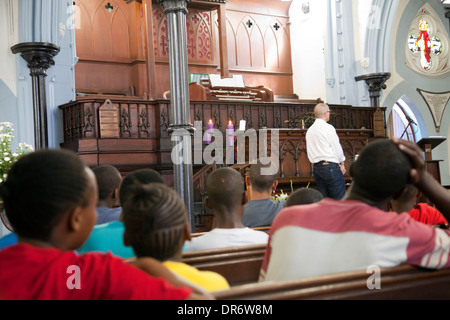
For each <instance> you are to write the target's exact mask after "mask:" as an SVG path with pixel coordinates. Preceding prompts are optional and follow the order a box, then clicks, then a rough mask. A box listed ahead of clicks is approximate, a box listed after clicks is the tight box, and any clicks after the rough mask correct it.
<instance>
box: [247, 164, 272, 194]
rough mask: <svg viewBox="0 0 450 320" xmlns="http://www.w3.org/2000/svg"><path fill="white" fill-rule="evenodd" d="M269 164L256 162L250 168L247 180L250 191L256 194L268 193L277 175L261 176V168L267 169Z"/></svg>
mask: <svg viewBox="0 0 450 320" xmlns="http://www.w3.org/2000/svg"><path fill="white" fill-rule="evenodd" d="M270 165H271V164H270V163H268V164H262V163H261V162H260V161H258V162H257V163H255V164H252V165H251V166H250V170H249V173H248V175H249V178H250V184H251V186H252V189H253V190H255V191H256V192H270V189H271V188H272V185H273V183H274V182H275V180H277V174H271V175H268V174H261V173H262V172H263V170H262V169H263V168H269V167H270Z"/></svg>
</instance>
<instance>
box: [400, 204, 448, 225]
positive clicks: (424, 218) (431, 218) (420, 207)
mask: <svg viewBox="0 0 450 320" xmlns="http://www.w3.org/2000/svg"><path fill="white" fill-rule="evenodd" d="M408 214H409V215H410V216H411V218H413V219H414V220H417V221H419V222H422V223H425V224H429V225H436V224H448V222H447V220H446V219H445V218H444V216H443V215H442V213H440V212H439V211H438V210H437V209H435V208H433V207H432V206H430V205H428V204H426V203H418V204H417V205H416V206H415V207H414V209H412V210H411V211H409V212H408Z"/></svg>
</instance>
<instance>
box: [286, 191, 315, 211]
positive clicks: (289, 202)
mask: <svg viewBox="0 0 450 320" xmlns="http://www.w3.org/2000/svg"><path fill="white" fill-rule="evenodd" d="M322 199H323V195H322V193H321V192H320V191H319V190H316V189H313V188H300V189H297V190H295V191H294V192H292V193H291V194H290V195H289V196H288V198H287V199H286V201H285V203H284V206H285V207H290V206H296V205H301V204H311V203H316V202H319V201H320V200H322Z"/></svg>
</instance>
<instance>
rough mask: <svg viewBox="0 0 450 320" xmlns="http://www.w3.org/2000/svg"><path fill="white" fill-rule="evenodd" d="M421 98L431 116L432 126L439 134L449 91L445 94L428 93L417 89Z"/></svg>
mask: <svg viewBox="0 0 450 320" xmlns="http://www.w3.org/2000/svg"><path fill="white" fill-rule="evenodd" d="M417 91H418V92H419V93H420V95H421V96H422V98H423V99H424V100H425V102H426V104H427V106H428V108H429V109H430V112H431V115H432V116H433V120H434V125H435V127H436V131H437V132H439V130H440V128H441V120H442V115H443V114H444V110H445V107H446V106H447V103H448V100H450V91H447V92H441V93H437V92H428V91H425V90H421V89H417Z"/></svg>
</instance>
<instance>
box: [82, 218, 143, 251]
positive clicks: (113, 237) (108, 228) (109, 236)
mask: <svg viewBox="0 0 450 320" xmlns="http://www.w3.org/2000/svg"><path fill="white" fill-rule="evenodd" d="M124 230H125V227H124V225H123V222H122V221H112V222H108V223H103V224H98V225H96V226H94V229H93V230H92V233H91V235H90V236H89V238H88V239H87V240H86V242H85V243H84V244H83V246H82V247H81V248H80V249H78V250H77V251H78V252H79V253H83V252H92V251H97V252H111V253H112V254H113V255H116V256H119V257H122V258H131V257H134V256H135V254H134V252H133V249H132V248H131V247H126V246H125V244H124V243H123V232H124Z"/></svg>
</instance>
